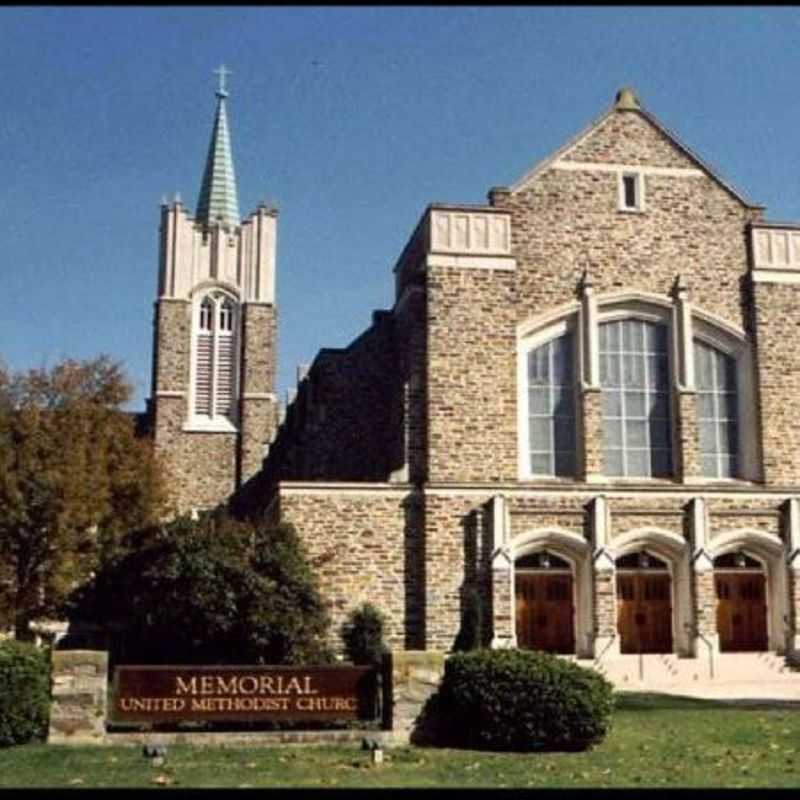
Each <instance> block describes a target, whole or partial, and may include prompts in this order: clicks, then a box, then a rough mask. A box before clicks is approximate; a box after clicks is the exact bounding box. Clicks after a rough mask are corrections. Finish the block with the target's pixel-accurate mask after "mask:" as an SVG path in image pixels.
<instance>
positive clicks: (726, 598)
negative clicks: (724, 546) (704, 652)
mask: <svg viewBox="0 0 800 800" xmlns="http://www.w3.org/2000/svg"><path fill="white" fill-rule="evenodd" d="M766 583H767V582H766V576H765V574H764V568H763V566H762V565H761V564H760V563H759V562H758V561H756V560H755V559H754V558H750V556H748V555H746V554H745V553H742V552H739V553H726V554H725V555H722V556H719V557H718V558H715V559H714V588H715V589H716V594H717V633H718V635H719V649H720V651H721V652H723V653H730V652H737V651H740V652H741V651H748V650H750V651H752V650H766V649H767V597H766V595H767V592H766Z"/></svg>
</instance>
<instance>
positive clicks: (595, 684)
mask: <svg viewBox="0 0 800 800" xmlns="http://www.w3.org/2000/svg"><path fill="white" fill-rule="evenodd" d="M612 691H613V690H612V686H611V684H610V683H608V681H606V680H605V678H603V677H602V676H601V675H599V674H598V673H596V672H594V671H593V670H589V669H586V668H584V667H579V666H578V665H576V664H573V663H570V662H569V661H565V660H563V659H560V658H558V657H556V656H554V655H550V654H548V653H541V652H530V651H522V650H474V651H472V652H470V653H457V654H455V655H452V656H451V657H450V658H449V659H448V660H447V662H446V663H445V673H444V678H443V680H442V684H441V688H440V690H439V695H438V702H437V703H436V707H437V713H438V715H439V716H440V717H441V718H442V720H443V721H444V723H445V730H444V735H445V737H446V738H447V739H448V740H449V743H451V744H456V745H461V746H466V747H483V748H489V749H496V750H534V749H567V750H583V749H586V748H588V747H590V746H592V745H593V744H596V743H597V742H599V741H600V740H601V739H602V738H603V737H604V736H605V734H606V732H607V731H608V728H609V724H610V721H611V712H612V710H613V705H614V701H613V693H612Z"/></svg>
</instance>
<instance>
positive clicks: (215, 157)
mask: <svg viewBox="0 0 800 800" xmlns="http://www.w3.org/2000/svg"><path fill="white" fill-rule="evenodd" d="M214 71H215V73H216V74H218V75H219V89H217V92H216V95H217V113H216V115H215V117H214V129H213V130H212V132H211V143H210V144H209V147H208V157H207V158H206V168H205V172H204V173H203V184H202V186H201V187H200V198H199V199H198V201H197V214H196V216H195V219H196V220H197V221H198V222H203V223H205V224H206V225H209V224H211V223H214V222H218V221H221V222H223V223H225V224H227V225H238V224H239V221H240V220H239V201H238V199H237V194H236V175H235V174H234V170H233V157H232V156H231V139H230V133H229V132H228V117H227V113H226V108H225V101H226V99H227V97H228V92H227V91H226V89H225V76H226V75H230V71H229V70H227V69H225V65H222V66H221V67H220V68H219V69H218V70H214Z"/></svg>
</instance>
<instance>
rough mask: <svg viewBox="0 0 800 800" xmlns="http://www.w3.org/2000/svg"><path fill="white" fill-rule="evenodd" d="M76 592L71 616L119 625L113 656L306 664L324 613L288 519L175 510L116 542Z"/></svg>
mask: <svg viewBox="0 0 800 800" xmlns="http://www.w3.org/2000/svg"><path fill="white" fill-rule="evenodd" d="M124 544H125V546H126V547H127V548H128V552H127V554H125V555H124V556H123V557H121V558H120V559H119V560H117V561H116V562H114V563H113V564H110V565H109V566H108V567H107V568H106V569H105V570H103V571H101V572H100V573H98V575H97V576H96V578H95V581H94V583H93V584H92V585H91V586H89V587H86V588H85V589H84V590H83V591H81V592H79V593H78V596H77V597H76V598H75V605H74V607H73V608H72V610H71V615H70V616H71V618H72V619H73V620H75V621H81V622H91V623H95V624H98V625H100V626H102V627H113V626H117V627H118V626H121V627H123V628H124V634H123V636H124V639H123V642H122V644H123V645H124V649H120V648H119V647H118V646H115V647H114V648H113V649H112V660H113V662H114V663H129V664H132V663H139V664H226V663H227V664H259V663H260V664H299V663H306V664H313V663H324V662H327V661H330V660H331V655H330V652H329V650H328V647H327V644H326V639H325V637H326V633H327V627H328V618H327V615H326V613H325V609H324V606H323V603H322V599H321V597H320V595H319V592H318V587H317V581H316V578H315V576H314V574H313V572H312V570H311V567H310V566H309V564H308V562H307V560H306V558H305V553H304V550H303V547H302V544H301V542H300V540H299V537H298V536H297V534H296V532H295V531H294V529H293V528H292V527H291V526H289V525H278V526H271V525H268V524H266V523H251V522H244V521H237V520H234V519H232V518H230V517H228V516H227V515H225V514H223V513H216V514H209V515H206V516H203V517H201V518H200V519H199V520H191V519H188V518H186V517H182V518H180V519H178V520H175V521H174V522H172V523H170V524H169V525H166V526H164V527H163V528H156V529H150V530H145V531H139V532H136V533H134V534H132V535H131V536H130V537H128V539H127V540H126V541H125V543H124Z"/></svg>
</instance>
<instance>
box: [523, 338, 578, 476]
mask: <svg viewBox="0 0 800 800" xmlns="http://www.w3.org/2000/svg"><path fill="white" fill-rule="evenodd" d="M573 365H574V342H573V336H572V333H565V334H564V335H563V336H559V337H558V338H555V339H551V340H550V341H549V342H545V343H544V344H542V345H540V346H539V347H537V348H535V349H534V350H531V351H530V352H529V353H528V433H529V442H528V444H529V452H530V468H531V472H533V473H535V474H541V475H560V476H573V475H574V474H575V444H576V437H575V376H574V366H573Z"/></svg>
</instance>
